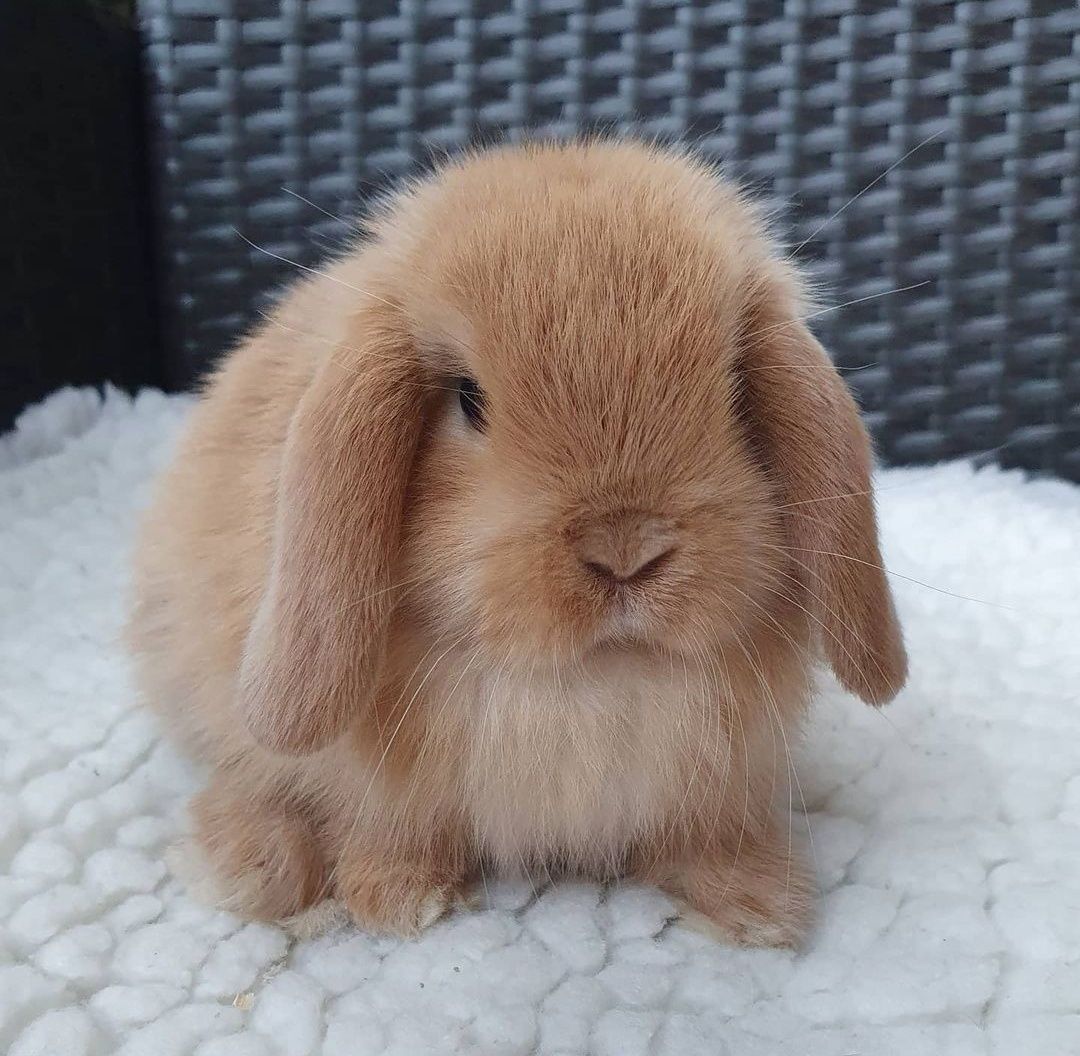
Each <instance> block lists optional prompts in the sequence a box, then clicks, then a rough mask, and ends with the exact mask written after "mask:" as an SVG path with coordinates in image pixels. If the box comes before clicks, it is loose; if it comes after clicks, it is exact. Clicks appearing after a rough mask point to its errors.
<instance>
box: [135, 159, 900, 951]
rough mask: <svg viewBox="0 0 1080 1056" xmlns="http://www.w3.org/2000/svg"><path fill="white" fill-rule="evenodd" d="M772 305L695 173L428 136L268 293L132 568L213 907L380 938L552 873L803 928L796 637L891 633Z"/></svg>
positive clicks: (818, 414) (779, 291) (794, 297)
mask: <svg viewBox="0 0 1080 1056" xmlns="http://www.w3.org/2000/svg"><path fill="white" fill-rule="evenodd" d="M799 308H800V301H799V296H798V283H797V281H796V278H795V276H794V275H793V274H792V273H791V271H790V269H789V268H788V267H787V265H785V264H784V263H783V262H782V259H781V257H780V255H779V254H777V253H776V252H775V250H774V249H773V248H772V246H771V245H770V243H769V241H768V239H767V237H766V235H765V233H764V231H763V229H762V226H761V224H760V223H759V221H758V220H757V218H756V217H755V215H754V212H753V210H752V209H750V208H749V207H748V206H747V205H746V204H745V203H744V202H743V201H742V200H741V199H740V198H739V196H738V195H737V194H736V193H735V192H734V191H732V190H731V189H730V188H729V187H727V186H726V185H725V184H723V183H722V182H721V181H719V180H718V179H717V177H716V175H715V174H714V173H712V172H711V171H709V170H708V169H707V168H706V167H704V166H702V165H700V164H699V163H696V162H694V161H692V160H690V159H688V158H687V157H684V156H681V155H676V154H669V153H665V152H662V151H657V150H654V149H649V148H644V147H641V146H636V145H632V144H612V143H588V144H580V145H569V146H557V145H546V146H532V147H527V148H507V149H504V150H500V151H494V152H489V153H487V154H485V155H480V156H475V157H469V158H465V159H464V160H460V161H457V162H452V163H448V164H447V166H445V167H444V169H443V170H442V171H441V172H440V173H439V174H437V175H436V176H435V177H432V178H430V179H428V180H426V181H424V182H422V183H419V184H417V185H415V186H413V187H410V188H407V189H406V190H405V191H403V192H402V193H401V194H400V195H398V196H397V197H396V198H395V199H393V200H392V201H390V202H389V203H388V204H387V205H385V206H384V207H383V208H382V210H381V211H380V212H379V213H377V214H376V216H375V218H374V219H373V221H372V224H371V237H370V240H369V241H368V242H367V243H365V244H364V245H361V246H359V247H357V248H356V249H355V250H353V251H351V252H350V253H348V254H346V255H345V256H344V257H342V258H341V259H340V260H338V261H337V262H335V263H332V264H330V265H328V266H327V267H326V268H325V269H324V270H323V271H322V272H321V273H320V274H319V275H318V276H317V277H316V278H314V279H313V280H307V281H304V282H302V283H300V284H299V285H298V286H297V287H296V288H294V289H293V290H292V291H290V292H289V293H288V294H287V295H286V296H285V298H284V299H283V300H282V302H281V304H280V305H279V306H278V308H277V309H276V311H275V312H274V314H273V315H272V316H271V317H270V319H269V320H268V321H267V322H266V323H265V324H264V325H263V326H262V327H261V328H259V329H258V330H257V331H255V332H254V333H253V334H252V335H251V336H250V337H249V338H248V339H247V340H246V341H245V342H244V343H242V344H241V346H240V347H239V348H238V349H237V350H236V352H234V353H233V354H232V355H231V356H229V357H228V358H227V359H226V361H225V362H224V364H223V365H222V367H221V368H220V369H219V371H218V372H217V374H216V375H215V376H214V377H213V378H212V379H211V381H210V383H209V385H208V387H207V390H206V392H205V394H204V397H203V399H202V400H201V401H200V403H199V405H198V406H197V408H196V409H195V411H194V413H193V415H192V419H191V422H190V425H189V428H188V431H187V434H186V436H185V439H184V440H183V442H182V444H181V447H180V450H179V452H178V454H177V457H176V459H175V461H174V463H173V465H172V467H171V468H170V469H169V471H168V472H167V473H166V474H165V476H164V478H163V480H162V483H161V486H160V488H159V491H158V493H157V497H156V499H155V501H154V502H153V504H152V506H151V508H150V510H149V512H148V514H147V518H146V523H145V526H144V531H143V535H142V541H141V545H140V547H139V552H138V558H137V562H136V604H135V609H134V613H133V616H132V621H131V639H132V643H133V647H134V653H135V656H136V660H137V669H138V674H139V677H140V681H141V684H142V688H143V690H144V693H145V695H146V698H147V700H148V702H149V703H150V704H151V705H152V706H153V707H154V708H155V709H156V710H157V711H158V712H160V714H161V715H162V716H163V717H164V718H165V720H166V721H167V722H168V724H169V725H170V726H171V728H172V729H173V730H174V731H175V732H176V734H177V736H178V737H179V738H180V739H181V740H183V741H184V742H185V743H186V744H188V745H189V746H190V747H191V748H192V750H193V751H194V752H195V754H197V755H199V756H200V757H202V758H203V759H205V760H207V761H208V762H209V763H210V765H211V768H212V774H211V777H210V780H209V783H208V785H207V787H206V788H205V789H204V790H203V791H202V792H201V793H200V794H199V795H198V796H197V797H196V799H195V801H194V803H193V808H192V813H193V818H194V827H195V833H194V835H195V838H196V839H197V841H198V844H199V846H200V848H201V850H202V852H203V857H205V858H206V859H207V861H208V862H209V863H210V867H211V872H212V874H213V878H214V881H215V885H214V886H215V890H217V891H219V892H221V897H222V899H223V902H224V904H226V905H228V906H229V907H231V908H233V909H235V910H237V911H238V912H242V913H244V914H247V915H250V916H254V917H260V918H268V919H286V918H293V917H295V916H296V915H297V914H299V913H302V912H303V911H304V910H305V909H307V908H308V907H310V906H312V905H316V904H318V903H320V902H321V901H322V900H324V899H325V898H327V897H332V898H334V899H337V900H340V902H342V903H344V905H345V906H346V907H347V909H348V911H349V912H350V913H351V914H352V916H353V917H354V918H355V919H356V920H357V921H359V922H360V923H361V924H363V925H364V926H366V927H370V928H373V929H378V930H388V931H393V932H397V933H404V934H409V933H413V932H415V931H418V930H420V929H421V928H424V927H426V926H428V925H429V924H431V923H432V922H433V921H435V920H437V919H438V918H439V916H441V915H442V914H443V913H444V912H446V911H447V910H449V909H450V908H452V907H453V906H455V905H457V904H459V902H460V901H461V900H462V898H463V894H464V892H465V891H466V890H467V888H468V886H469V885H470V884H471V883H472V882H474V881H475V880H477V879H478V878H481V877H486V876H488V875H490V874H491V873H506V872H519V871H525V872H527V873H529V874H530V875H532V876H534V877H535V876H537V875H542V876H544V877H547V876H548V875H551V874H553V873H558V872H564V871H572V872H575V873H585V874H588V875H591V876H596V877H601V878H607V877H615V876H629V877H633V878H637V879H641V880H644V881H646V882H650V883H655V884H658V885H660V886H661V887H663V888H664V889H665V890H667V891H668V892H670V893H671V894H672V895H673V896H674V897H675V898H676V899H677V900H679V901H681V902H682V903H684V904H685V905H686V906H687V907H688V908H689V910H690V911H692V915H693V917H694V919H696V920H699V921H707V922H708V926H709V927H710V928H711V929H714V930H717V931H718V932H719V933H720V934H722V935H724V936H726V937H727V938H729V939H731V940H732V941H736V942H742V943H768V944H790V943H794V942H796V941H797V940H798V939H799V938H800V936H801V935H802V934H803V933H804V932H805V929H806V927H807V924H808V920H809V907H810V903H811V898H810V883H809V879H808V876H807V872H806V870H805V869H804V868H803V866H802V865H801V864H800V857H799V854H798V850H797V848H796V847H794V846H793V840H792V826H791V819H790V818H789V817H785V816H784V812H783V811H781V810H778V809H777V807H776V804H777V803H781V804H783V805H784V807H785V808H786V806H787V803H788V790H787V777H788V772H789V771H788V768H789V762H790V754H789V751H790V744H791V741H792V739H793V738H794V737H795V736H796V735H797V730H798V723H799V720H800V717H801V716H802V714H803V712H804V710H805V707H806V703H807V699H808V696H809V682H810V671H811V659H812V657H813V656H814V655H816V652H817V650H818V648H819V646H820V650H821V652H822V653H823V655H824V658H825V659H826V660H827V661H828V662H829V663H830V664H831V666H832V668H833V670H834V671H835V672H836V674H837V676H838V677H839V678H840V681H841V682H842V683H843V684H844V685H845V686H847V687H848V688H849V689H851V690H853V691H854V692H855V693H857V694H859V695H860V696H862V697H863V698H864V699H865V700H867V701H870V702H873V703H882V702H884V701H886V700H888V699H889V698H890V697H891V696H892V695H893V694H894V693H895V692H896V691H897V689H898V688H899V686H900V685H901V684H902V683H903V680H904V677H905V658H904V651H903V646H902V642H901V638H900V633H899V629H898V627H897V625H896V621H895V616H894V614H893V609H892V604H891V599H890V596H889V592H888V588H887V586H886V584H885V580H884V576H883V574H882V571H881V568H880V555H879V554H878V549H877V539H876V527H875V522H874V513H873V505H872V499H871V496H870V483H869V481H870V477H869V473H870V464H871V459H870V450H869V444H868V441H867V438H866V434H865V432H864V430H863V428H862V426H861V424H860V422H859V419H858V416H857V413H856V410H855V407H854V404H853V403H852V401H851V399H850V396H848V394H847V392H846V390H845V388H844V386H843V384H842V382H841V381H840V380H839V378H838V376H837V375H836V372H835V371H834V369H833V368H832V366H831V365H830V363H829V361H828V358H827V356H826V355H825V354H824V352H823V351H822V350H821V348H820V346H818V345H817V343H816V342H815V341H814V339H813V338H812V336H811V335H810V334H809V332H808V331H807V330H806V329H805V327H804V326H803V325H802V323H801V322H800V320H799V317H798V312H799ZM462 376H468V377H470V378H473V379H475V380H476V383H477V384H478V385H479V386H480V387H481V390H482V392H483V393H484V394H486V395H485V396H484V403H483V407H482V415H479V416H475V415H474V416H473V418H472V421H471V424H470V420H469V419H468V418H467V416H466V415H465V414H464V413H463V411H464V410H466V409H467V405H466V404H460V403H459V392H458V387H457V386H458V382H457V379H458V378H459V377H462Z"/></svg>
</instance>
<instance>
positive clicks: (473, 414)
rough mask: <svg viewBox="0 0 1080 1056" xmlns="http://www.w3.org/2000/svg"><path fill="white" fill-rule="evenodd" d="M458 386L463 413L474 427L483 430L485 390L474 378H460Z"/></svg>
mask: <svg viewBox="0 0 1080 1056" xmlns="http://www.w3.org/2000/svg"><path fill="white" fill-rule="evenodd" d="M457 388H458V400H459V401H460V403H461V412H462V414H464V415H465V417H466V418H467V419H468V422H469V425H471V426H472V427H473V428H474V429H479V430H483V428H484V425H485V422H484V390H483V389H481V388H480V386H479V385H477V384H476V382H475V381H473V379H472V378H458V380H457Z"/></svg>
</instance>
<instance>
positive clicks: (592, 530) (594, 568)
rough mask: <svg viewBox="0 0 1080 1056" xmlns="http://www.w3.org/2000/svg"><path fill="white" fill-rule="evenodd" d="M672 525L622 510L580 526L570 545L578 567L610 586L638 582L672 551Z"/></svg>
mask: <svg viewBox="0 0 1080 1056" xmlns="http://www.w3.org/2000/svg"><path fill="white" fill-rule="evenodd" d="M675 542H676V539H675V525H674V523H673V522H672V521H670V520H668V519H667V518H665V517H657V516H655V515H653V514H649V513H645V512H642V511H640V510H622V511H619V512H616V513H612V514H606V515H605V516H603V517H601V518H598V519H596V520H594V521H592V522H591V523H589V524H588V525H586V526H584V527H583V528H582V529H581V530H580V532H579V533H578V535H577V538H576V539H575V541H574V549H575V550H576V552H577V556H578V558H579V560H580V561H581V563H582V565H583V566H584V567H585V568H586V569H587V570H588V571H589V573H590V574H591V575H594V576H596V577H598V578H600V579H602V580H604V581H605V582H607V583H609V584H611V585H615V586H618V585H622V584H625V583H630V582H640V581H643V580H645V579H647V578H648V577H649V576H651V575H652V574H653V573H654V572H656V571H657V570H658V569H660V567H661V566H662V565H664V564H665V563H666V562H667V560H668V558H670V556H671V554H672V553H673V552H674V550H675Z"/></svg>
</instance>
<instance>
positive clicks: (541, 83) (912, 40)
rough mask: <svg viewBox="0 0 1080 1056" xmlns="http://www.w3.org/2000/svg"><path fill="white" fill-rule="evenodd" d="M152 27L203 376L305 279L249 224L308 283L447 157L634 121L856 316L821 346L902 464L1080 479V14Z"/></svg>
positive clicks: (177, 309) (406, 10) (292, 18)
mask: <svg viewBox="0 0 1080 1056" xmlns="http://www.w3.org/2000/svg"><path fill="white" fill-rule="evenodd" d="M141 10H142V19H143V23H144V27H145V31H146V34H147V37H148V41H149V60H150V66H151V69H152V73H153V75H154V77H155V79H156V86H155V96H156V109H157V115H158V119H159V121H160V124H161V129H162V131H161V140H160V151H161V153H160V163H159V164H160V173H161V193H162V202H163V210H164V214H165V242H166V245H165V251H166V254H167V261H166V263H167V266H168V273H169V277H170V282H171V292H170V297H169V301H170V307H171V310H172V313H173V318H172V320H171V327H172V338H173V341H174V343H175V348H176V354H177V356H178V357H179V358H178V362H179V364H180V368H179V369H180V374H181V375H183V376H190V375H191V374H192V373H194V372H195V370H196V369H197V368H198V367H199V366H201V365H203V364H205V363H206V362H207V361H209V360H210V359H211V358H213V357H214V356H215V355H216V354H218V353H219V352H220V351H221V349H222V348H223V347H225V346H226V345H227V343H228V342H229V340H230V339H231V338H232V336H233V335H234V334H235V333H236V332H237V330H238V329H239V328H241V327H242V326H243V325H244V324H245V323H246V322H247V321H248V320H250V319H251V318H252V315H253V311H254V308H255V306H256V305H257V304H259V303H260V302H261V301H262V300H263V299H264V298H265V297H266V296H267V292H268V291H271V290H272V289H273V287H274V286H275V285H276V284H279V283H280V281H281V280H282V278H283V277H284V276H286V275H287V274H288V272H289V270H290V269H289V268H288V266H287V265H282V264H281V263H280V262H279V261H276V260H274V259H272V258H271V257H268V256H266V255H264V254H261V253H259V252H258V251H256V250H254V249H252V248H250V247H249V246H247V245H246V244H245V243H244V242H243V241H242V240H241V239H240V238H238V237H237V235H236V233H235V230H234V229H237V230H239V231H241V232H243V234H244V235H245V236H247V237H248V238H250V239H251V240H252V241H254V242H255V243H257V244H258V245H260V246H263V247H265V248H266V249H269V250H271V251H273V252H275V253H279V254H281V255H283V256H286V257H289V258H291V259H293V260H296V261H300V262H303V263H311V262H312V261H313V260H315V259H317V258H318V257H319V256H320V255H321V254H322V253H323V252H324V251H325V249H326V248H327V246H328V245H330V244H332V243H333V240H334V238H335V237H336V236H337V235H339V234H340V233H341V230H342V227H341V225H340V224H337V223H335V221H334V220H332V219H330V218H329V217H327V216H326V215H324V214H323V213H320V212H319V208H321V209H325V210H328V211H329V212H331V213H337V214H341V213H344V212H348V211H350V210H352V209H354V208H355V206H356V204H357V202H358V200H360V199H362V197H363V196H364V194H365V193H366V192H368V191H370V189H371V188H372V187H373V186H375V185H378V184H380V183H382V182H383V181H384V180H385V179H387V178H388V177H393V176H395V175H398V174H400V173H402V172H404V171H406V170H409V169H410V168H412V167H414V166H415V165H416V164H417V163H418V162H422V161H423V160H424V159H425V158H426V157H427V156H428V155H429V152H430V150H431V148H436V149H438V148H453V147H455V146H458V145H460V144H463V143H466V142H469V141H471V140H475V139H476V138H477V137H479V138H490V137H492V136H494V135H496V134H500V133H502V132H504V131H506V130H509V131H510V133H511V134H515V133H516V132H518V131H520V130H521V129H525V128H536V127H543V128H546V129H554V130H558V131H563V132H571V131H574V130H576V129H581V128H588V127H594V126H596V125H598V124H599V125H604V126H607V127H616V128H634V129H638V130H642V131H644V132H647V133H658V134H661V135H663V136H670V137H678V138H685V139H690V140H692V141H694V142H696V143H698V144H699V145H700V147H701V149H702V150H703V151H705V152H707V153H709V154H710V155H716V156H719V157H722V158H725V159H727V160H728V162H729V167H730V168H731V170H732V171H733V172H735V173H736V174H737V175H739V176H741V177H742V178H744V179H745V180H747V181H749V182H750V183H751V184H753V185H754V186H757V187H759V188H760V189H761V190H762V191H763V192H764V193H766V194H767V195H774V196H775V197H776V198H777V200H778V201H779V202H780V203H783V204H785V205H786V210H785V212H784V214H783V216H782V221H781V222H782V223H783V224H784V225H786V227H785V233H786V235H787V237H788V238H789V239H790V241H791V242H792V243H793V244H794V245H799V244H801V243H803V242H804V241H805V243H806V244H805V245H804V246H802V248H801V250H800V255H802V256H803V257H805V258H806V259H807V260H809V261H811V262H812V263H813V265H814V269H815V272H816V274H817V275H818V276H819V277H820V278H821V279H822V280H823V281H824V283H825V288H826V290H827V291H828V296H829V298H830V299H831V301H832V302H834V303H843V302H856V303H850V304H848V306H847V307H844V308H843V309H841V310H836V311H833V312H830V313H828V314H824V315H822V316H821V317H820V319H818V320H816V324H817V326H818V330H819V332H820V333H821V335H822V337H823V339H824V340H825V341H826V343H827V344H828V345H829V347H830V348H831V349H832V351H833V353H834V354H835V356H836V359H837V361H838V362H839V363H840V364H841V365H842V366H844V367H849V368H859V369H853V370H852V371H851V372H850V373H849V374H848V378H849V380H850V382H851V384H852V385H853V386H854V388H855V389H856V390H857V392H858V394H859V396H860V399H861V401H862V403H863V407H864V409H865V411H866V415H867V417H868V420H869V421H870V423H871V425H872V426H873V428H874V430H875V433H876V435H877V438H878V442H879V447H880V450H881V453H882V455H883V456H884V458H885V459H886V460H887V461H891V462H910V461H926V460H931V459H939V458H946V457H952V456H956V455H959V454H963V453H970V452H978V451H984V450H987V449H992V448H997V447H999V445H1006V446H1005V447H1004V448H1003V449H1002V450H1001V451H1000V457H1001V459H1002V460H1003V461H1005V462H1007V463H1009V464H1020V465H1026V466H1029V467H1032V468H1040V469H1048V470H1053V471H1055V472H1058V473H1061V474H1064V475H1067V476H1071V477H1073V478H1077V479H1080V344H1078V338H1080V333H1078V330H1080V324H1078V321H1077V320H1078V317H1080V276H1078V261H1080V5H1078V4H1077V0H968V2H959V0H897V2H877V3H875V2H872V0H782V2H781V0H776V2H767V0H757V2H755V0H717V2H712V3H682V2H675V0H636V2H623V3H617V2H614V0H473V2H466V0H428V2H426V3H425V2H422V0H142V2H141ZM929 137H934V138H932V139H930V138H929ZM909 152H910V154H909ZM886 170H888V172H887V174H886V175H884V176H882V174H883V173H885V172H886ZM283 188H288V189H289V190H291V191H294V192H296V193H297V194H299V195H303V196H304V197H305V198H307V199H309V200H310V202H311V203H314V204H307V203H305V202H304V201H302V200H300V199H299V198H297V197H293V196H291V195H290V194H288V193H286V192H285V191H284V190H283ZM860 192H862V193H860ZM853 199H854V200H853ZM834 214H838V215H834ZM898 288H906V290H905V292H900V293H890V292H889V291H892V290H894V289H898Z"/></svg>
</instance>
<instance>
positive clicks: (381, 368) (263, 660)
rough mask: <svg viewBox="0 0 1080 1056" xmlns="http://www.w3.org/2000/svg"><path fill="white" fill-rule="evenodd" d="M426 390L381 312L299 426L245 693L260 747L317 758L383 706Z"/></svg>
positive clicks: (299, 413)
mask: <svg viewBox="0 0 1080 1056" xmlns="http://www.w3.org/2000/svg"><path fill="white" fill-rule="evenodd" d="M417 380H418V379H417V368H416V361H415V352H414V350H413V347H412V344H411V342H410V341H409V338H408V335H407V333H406V332H405V328H404V326H403V324H402V323H400V322H399V321H398V320H397V319H396V317H395V315H394V313H392V311H390V310H388V309H383V308H372V307H369V308H367V309H366V310H363V311H361V312H359V313H357V314H356V315H355V316H353V318H352V321H351V323H350V334H349V343H348V346H347V347H346V346H342V348H339V349H337V350H335V352H334V353H333V354H332V355H331V356H330V357H329V358H328V360H327V362H325V363H324V364H323V365H322V366H321V367H320V368H319V370H318V372H317V373H316V375H315V377H314V379H313V381H312V382H311V384H310V386H309V388H308V390H307V392H306V393H305V394H304V395H303V397H302V399H301V400H300V402H299V404H298V406H297V409H296V411H295V412H294V414H293V418H292V422H291V423H290V426H289V432H288V437H287V439H286V442H285V449H284V460H283V465H282V469H281V477H280V483H279V486H278V503H277V519H276V523H275V525H274V538H273V557H272V566H271V570H270V573H269V577H268V580H267V586H266V591H265V594H264V595H263V597H262V599H261V602H260V604H259V607H258V610H257V613H256V616H255V619H254V621H253V623H252V626H251V629H250V631H249V634H248V639H247V643H246V647H245V652H244V657H243V661H242V663H241V668H240V687H239V688H240V700H241V705H242V707H243V710H244V714H245V717H246V719H247V723H248V726H249V728H250V730H251V732H252V734H253V735H254V736H255V737H256V738H257V739H258V740H259V741H260V742H261V743H262V744H264V745H266V746H267V747H269V748H272V749H274V750H276V751H280V752H286V753H290V754H303V753H308V752H312V751H315V750H317V749H318V748H320V747H322V746H323V745H325V744H327V743H329V742H330V741H332V740H333V739H334V738H336V737H337V736H338V735H339V734H341V733H342V732H343V731H344V729H345V728H346V727H347V726H348V725H349V723H350V721H351V720H352V719H353V717H354V716H355V715H356V714H357V711H358V710H359V709H361V708H362V707H363V706H364V705H365V703H367V702H368V701H369V700H370V698H371V694H372V691H373V688H374V684H375V680H376V678H377V677H378V670H379V664H380V661H381V659H382V654H383V652H384V649H385V638H386V630H387V623H388V620H389V616H390V610H391V608H392V606H393V603H394V591H393V589H392V586H393V584H392V582H391V575H392V574H393V566H394V559H395V557H396V554H397V551H398V544H399V538H400V535H401V529H402V519H403V512H404V504H405V493H406V488H407V484H408V478H409V473H410V469H411V466H412V462H413V456H414V454H415V451H416V446H417V442H418V438H419V434H420V427H421V411H422V408H421V403H420V393H421V386H420V385H418V384H417Z"/></svg>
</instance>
